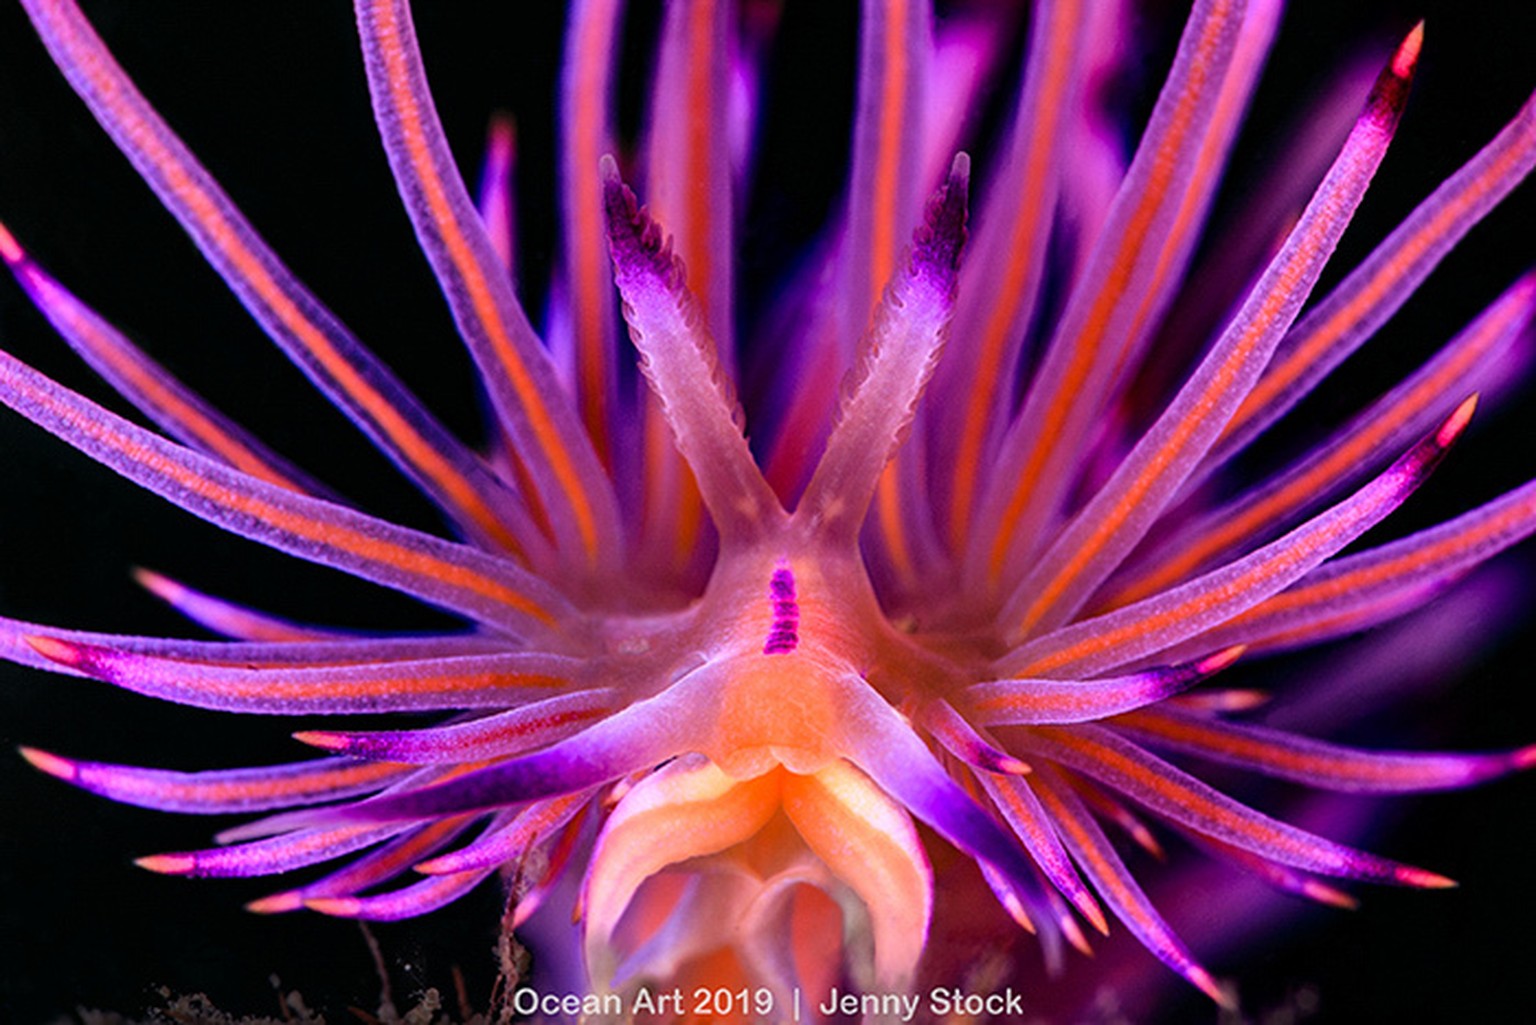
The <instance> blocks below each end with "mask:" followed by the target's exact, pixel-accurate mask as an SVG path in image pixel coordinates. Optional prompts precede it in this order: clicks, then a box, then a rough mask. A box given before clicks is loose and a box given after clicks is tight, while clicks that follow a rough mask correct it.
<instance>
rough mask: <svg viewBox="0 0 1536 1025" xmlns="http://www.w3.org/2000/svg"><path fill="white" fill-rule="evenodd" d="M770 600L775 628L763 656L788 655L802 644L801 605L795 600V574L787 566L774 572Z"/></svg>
mask: <svg viewBox="0 0 1536 1025" xmlns="http://www.w3.org/2000/svg"><path fill="white" fill-rule="evenodd" d="M768 598H769V600H770V601H772V602H773V627H772V628H771V629H770V630H769V631H768V639H767V640H766V641H764V642H763V654H764V655H787V654H789V653H790V652H791V651H794V650H795V648H796V647H797V646H798V645H799V644H800V634H799V627H800V604H799V603H798V602H797V601H796V600H795V574H794V571H793V570H791V569H790V568H789V567H788V566H787V565H784V564H780V565H779V567H778V568H777V569H775V570H774V571H773V576H772V577H771V578H769V580H768Z"/></svg>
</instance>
